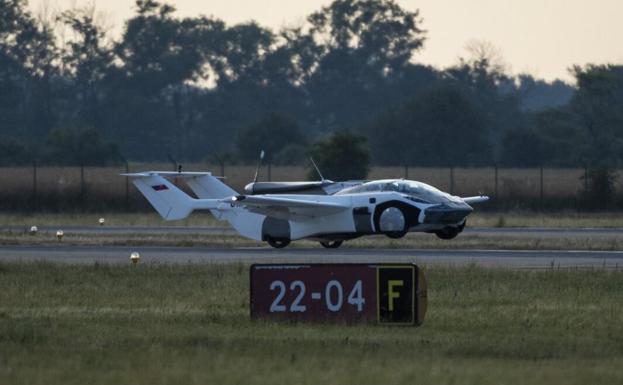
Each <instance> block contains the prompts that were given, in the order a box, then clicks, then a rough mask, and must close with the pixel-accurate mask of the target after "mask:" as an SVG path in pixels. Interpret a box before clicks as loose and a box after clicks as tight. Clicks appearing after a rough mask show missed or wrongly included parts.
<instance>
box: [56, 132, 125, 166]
mask: <svg viewBox="0 0 623 385" xmlns="http://www.w3.org/2000/svg"><path fill="white" fill-rule="evenodd" d="M46 153H47V156H46V158H47V161H48V162H49V163H52V164H58V165H63V166H77V165H85V166H105V165H110V164H117V163H119V160H120V159H121V157H120V154H119V151H118V149H117V146H116V145H115V144H113V143H110V142H106V141H104V140H103V139H102V138H101V137H100V135H99V134H98V132H97V131H96V130H94V129H68V128H61V129H55V130H53V131H52V132H50V135H49V137H48V140H47V146H46Z"/></svg>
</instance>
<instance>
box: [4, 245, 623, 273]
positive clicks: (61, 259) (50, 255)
mask: <svg viewBox="0 0 623 385" xmlns="http://www.w3.org/2000/svg"><path fill="white" fill-rule="evenodd" d="M132 252H138V253H140V257H141V259H140V263H141V264H153V263H288V262H291V263H330V262H333V263H381V262H400V263H405V262H414V263H418V264H421V265H456V266H461V265H470V264H474V265H478V266H484V267H499V268H512V269H524V268H525V269H550V268H553V269H558V268H563V269H568V268H595V269H619V268H623V251H543V250H425V249H364V248H347V247H346V248H341V249H337V250H327V249H323V248H296V247H291V248H286V249H281V250H275V249H272V248H268V247H253V248H221V249H216V248H207V247H151V246H143V247H125V246H66V245H53V246H2V247H0V261H27V262H35V261H48V262H57V263H78V264H81V263H85V264H93V263H96V262H97V263H110V264H130V259H129V257H130V253H132Z"/></svg>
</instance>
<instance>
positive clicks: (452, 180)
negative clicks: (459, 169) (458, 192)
mask: <svg viewBox="0 0 623 385" xmlns="http://www.w3.org/2000/svg"><path fill="white" fill-rule="evenodd" d="M450 194H454V167H450Z"/></svg>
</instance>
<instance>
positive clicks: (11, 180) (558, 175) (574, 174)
mask: <svg viewBox="0 0 623 385" xmlns="http://www.w3.org/2000/svg"><path fill="white" fill-rule="evenodd" d="M171 169H172V165H171V164H166V163H165V164H162V163H136V164H132V165H131V167H130V171H145V170H171ZM184 170H185V171H206V170H210V171H212V172H213V173H214V174H220V166H218V165H208V164H187V165H184ZM122 172H125V167H107V168H103V167H88V168H85V170H84V181H85V184H86V186H87V191H88V192H89V193H92V194H97V195H105V196H111V197H119V198H122V197H123V198H124V197H125V178H123V177H120V176H119V174H120V173H122ZM254 172H255V167H254V166H226V167H225V175H226V176H227V183H228V184H230V185H231V186H232V187H233V188H234V189H236V190H237V191H242V189H243V187H244V186H245V185H246V184H247V183H249V182H250V181H251V180H252V179H253V174H254ZM582 173H583V170H582V169H545V170H544V186H543V187H544V193H545V196H546V197H574V196H576V195H577V193H578V192H579V191H581V190H582V188H583V184H582V181H581V179H580V177H581V175H582ZM267 174H268V170H267V168H266V167H264V168H263V169H262V173H261V177H260V179H261V180H267V178H268V175H267ZM80 175H81V174H80V168H79V167H63V168H59V167H40V168H38V170H37V190H38V193H39V194H42V195H45V194H56V195H59V196H60V195H63V194H68V193H78V192H79V191H80V186H81V185H80ZM305 176H306V169H305V168H303V167H272V168H271V179H272V180H275V181H278V180H304V179H305ZM403 177H407V178H409V179H415V180H421V181H423V182H426V183H430V184H432V185H434V186H437V187H439V188H440V189H442V190H446V191H449V190H450V169H448V168H418V167H412V168H409V170H408V172H407V173H406V172H405V169H404V168H403V167H373V168H372V170H371V171H370V174H369V179H382V178H403ZM0 178H1V179H2V180H3V185H2V190H0V195H12V194H31V193H32V191H33V169H32V167H3V168H0ZM619 179H620V178H619ZM494 180H495V179H494V169H493V168H479V169H466V168H456V169H454V189H453V192H454V193H455V194H459V195H471V194H476V193H478V192H479V191H482V192H485V193H488V194H493V192H494V191H495V182H494ZM619 182H623V181H620V180H619ZM616 187H617V190H618V191H621V190H622V189H623V188H622V185H621V183H618V184H617V186H616ZM130 190H131V191H130V193H131V195H132V198H133V199H134V198H135V197H136V196H137V195H136V192H135V191H134V189H133V188H132V189H130ZM498 194H499V195H500V196H502V197H504V196H506V197H515V196H520V197H533V198H534V197H539V194H540V172H539V169H499V171H498Z"/></svg>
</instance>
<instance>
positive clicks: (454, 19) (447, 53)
mask: <svg viewBox="0 0 623 385" xmlns="http://www.w3.org/2000/svg"><path fill="white" fill-rule="evenodd" d="M92 2H93V1H92V0H30V7H31V8H32V9H33V11H35V12H37V11H38V10H39V9H40V7H41V5H42V4H43V3H49V5H50V6H51V8H57V9H67V8H71V7H72V6H75V5H77V6H83V5H85V4H89V3H92ZM166 2H167V3H169V4H173V5H175V7H176V8H177V10H178V12H177V14H178V15H180V16H194V15H199V14H205V15H214V16H216V17H218V18H220V19H223V20H225V21H226V22H228V23H231V24H233V23H238V22H243V21H248V20H251V19H254V20H256V21H258V22H259V23H260V24H262V25H265V26H269V27H272V28H274V29H278V28H280V27H282V26H288V25H297V24H301V23H302V22H303V20H304V19H305V16H307V15H309V14H310V13H311V12H313V11H315V10H317V9H320V8H321V7H322V6H323V5H327V4H329V3H330V2H331V1H330V0H169V1H166ZM397 2H398V3H399V4H401V5H402V6H403V7H404V8H406V9H409V10H415V9H419V10H420V15H421V16H422V18H423V19H424V22H423V24H422V27H423V28H424V29H426V30H427V31H428V33H427V41H426V43H425V46H424V49H423V50H422V51H420V52H419V53H418V55H417V57H416V61H418V62H420V63H426V64H433V65H435V66H437V67H446V66H449V65H452V64H454V63H456V62H457V61H458V58H459V56H466V51H465V46H466V44H467V43H468V42H470V41H474V40H478V41H486V42H489V43H491V44H493V45H494V46H495V47H496V48H497V49H498V50H499V51H500V53H501V54H502V57H503V59H504V61H505V62H506V63H507V65H508V67H509V68H510V70H511V72H512V73H515V74H516V73H521V72H528V73H530V74H532V75H535V76H537V77H541V78H545V79H548V80H551V79H555V78H562V79H564V80H567V81H571V80H572V79H571V77H570V75H569V72H568V68H569V67H570V66H571V65H573V64H582V65H583V64H586V63H622V62H623V44H622V43H621V38H622V37H623V0H397ZM95 4H96V8H97V9H98V10H100V11H103V12H104V13H105V14H106V15H107V19H108V20H109V23H110V24H112V26H113V31H114V33H115V34H119V33H120V31H121V30H122V27H123V21H124V20H126V19H128V18H129V17H131V16H132V14H133V12H134V11H133V6H134V1H133V0H105V1H104V0H99V1H96V2H95Z"/></svg>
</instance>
